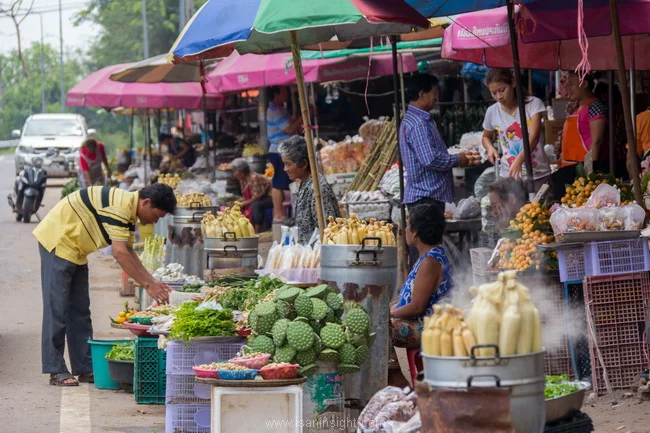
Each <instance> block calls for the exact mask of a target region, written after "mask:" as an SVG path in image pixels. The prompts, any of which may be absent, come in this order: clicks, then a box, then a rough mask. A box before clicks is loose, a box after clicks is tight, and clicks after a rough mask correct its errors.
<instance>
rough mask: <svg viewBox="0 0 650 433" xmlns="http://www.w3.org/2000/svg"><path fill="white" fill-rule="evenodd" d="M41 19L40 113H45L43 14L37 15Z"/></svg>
mask: <svg viewBox="0 0 650 433" xmlns="http://www.w3.org/2000/svg"><path fill="white" fill-rule="evenodd" d="M38 17H39V18H40V19H41V113H45V111H46V106H47V102H46V101H45V48H44V47H43V44H44V42H43V14H39V15H38Z"/></svg>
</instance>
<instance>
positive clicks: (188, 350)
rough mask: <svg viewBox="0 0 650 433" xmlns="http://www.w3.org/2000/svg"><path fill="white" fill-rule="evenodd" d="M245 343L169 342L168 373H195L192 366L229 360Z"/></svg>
mask: <svg viewBox="0 0 650 433" xmlns="http://www.w3.org/2000/svg"><path fill="white" fill-rule="evenodd" d="M242 346H243V343H227V344H224V343H212V342H209V343H207V342H189V343H188V344H185V343H181V342H173V341H172V342H169V343H167V366H166V370H165V371H166V372H167V374H175V375H178V374H183V375H194V370H192V367H194V366H197V365H201V364H210V363H212V362H227V361H228V360H229V359H231V358H234V357H236V356H237V353H238V352H239V351H240V350H241V347H242Z"/></svg>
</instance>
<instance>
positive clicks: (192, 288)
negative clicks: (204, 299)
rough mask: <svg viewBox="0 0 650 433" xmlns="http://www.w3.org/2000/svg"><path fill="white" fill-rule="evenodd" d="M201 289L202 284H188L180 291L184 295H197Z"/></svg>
mask: <svg viewBox="0 0 650 433" xmlns="http://www.w3.org/2000/svg"><path fill="white" fill-rule="evenodd" d="M201 287H203V284H202V283H190V284H185V285H183V289H182V290H181V291H182V292H185V293H198V292H200V291H201Z"/></svg>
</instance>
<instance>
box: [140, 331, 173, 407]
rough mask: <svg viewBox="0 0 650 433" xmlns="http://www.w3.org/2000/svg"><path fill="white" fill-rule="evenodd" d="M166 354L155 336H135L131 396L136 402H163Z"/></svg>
mask: <svg viewBox="0 0 650 433" xmlns="http://www.w3.org/2000/svg"><path fill="white" fill-rule="evenodd" d="M166 359H167V354H166V352H165V351H164V350H160V349H158V339H157V338H143V337H136V339H135V371H134V377H133V396H134V398H135V401H136V403H138V404H165V388H166V383H165V382H166V373H165V364H166Z"/></svg>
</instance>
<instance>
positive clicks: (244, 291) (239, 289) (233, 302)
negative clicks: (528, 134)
mask: <svg viewBox="0 0 650 433" xmlns="http://www.w3.org/2000/svg"><path fill="white" fill-rule="evenodd" d="M284 285H285V284H284V283H283V282H282V280H279V279H277V278H271V277H269V276H266V275H265V276H262V277H259V278H255V279H252V280H239V281H237V280H234V279H232V280H230V281H229V282H225V283H222V284H221V286H222V287H230V290H228V291H226V292H224V293H223V294H222V295H221V296H220V298H219V299H218V302H219V303H220V304H221V305H222V306H223V308H229V309H231V310H238V311H244V310H246V309H247V308H248V307H249V306H251V305H255V304H257V303H258V302H259V301H260V299H263V298H264V297H265V296H266V295H268V294H269V293H271V292H272V291H274V290H276V289H279V288H281V287H283V286H284Z"/></svg>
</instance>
